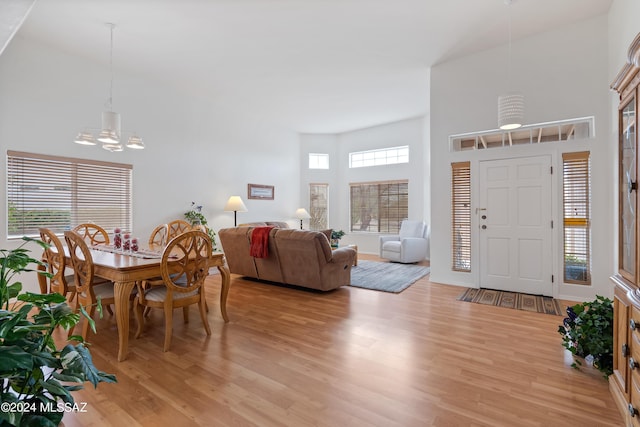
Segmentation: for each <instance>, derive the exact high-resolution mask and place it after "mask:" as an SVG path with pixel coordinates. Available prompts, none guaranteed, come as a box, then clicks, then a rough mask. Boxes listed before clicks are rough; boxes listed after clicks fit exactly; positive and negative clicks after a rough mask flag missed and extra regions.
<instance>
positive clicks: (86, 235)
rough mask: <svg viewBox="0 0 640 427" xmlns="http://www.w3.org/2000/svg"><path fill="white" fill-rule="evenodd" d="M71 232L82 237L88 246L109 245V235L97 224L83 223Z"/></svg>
mask: <svg viewBox="0 0 640 427" xmlns="http://www.w3.org/2000/svg"><path fill="white" fill-rule="evenodd" d="M73 231H75V232H76V233H78V234H79V235H80V236H82V238H83V239H84V240H85V242H87V244H89V245H90V246H93V245H108V244H109V243H110V240H109V233H107V231H106V230H105V229H104V228H102V227H100V226H99V225H97V224H93V223H90V222H85V223H83V224H79V225H77V226H75V227H74V228H73Z"/></svg>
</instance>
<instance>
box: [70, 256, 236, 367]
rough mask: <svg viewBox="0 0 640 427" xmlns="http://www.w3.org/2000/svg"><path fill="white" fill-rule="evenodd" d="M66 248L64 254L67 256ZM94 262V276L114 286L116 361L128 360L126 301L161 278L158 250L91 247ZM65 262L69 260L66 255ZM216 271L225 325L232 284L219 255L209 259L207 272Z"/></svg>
mask: <svg viewBox="0 0 640 427" xmlns="http://www.w3.org/2000/svg"><path fill="white" fill-rule="evenodd" d="M66 250H67V249H66V247H65V252H66ZM90 251H91V256H92V258H93V266H94V275H95V276H98V277H102V278H104V279H108V280H110V281H112V282H113V284H114V292H113V293H114V299H115V303H114V305H115V317H116V325H117V328H118V361H119V362H121V361H123V360H125V359H126V358H127V353H128V347H129V319H130V316H129V308H130V307H129V301H130V297H131V291H132V290H133V287H134V286H135V285H136V282H139V281H142V280H147V279H153V278H157V277H160V276H161V273H160V266H161V262H160V261H161V253H162V249H161V248H154V247H151V248H149V249H148V250H146V249H145V250H142V251H140V252H128V251H121V250H113V249H112V247H110V246H100V245H99V246H93V247H90ZM65 258H66V262H68V263H69V264H68V265H71V258H70V257H69V255H68V253H65ZM213 267H217V268H218V271H219V272H220V275H221V277H222V287H221V290H220V312H221V313H222V318H223V319H224V321H225V323H227V322H229V316H228V315H227V296H228V294H229V287H230V283H231V274H230V272H229V268H228V267H227V265H226V262H225V258H224V254H223V253H222V252H213V253H212V254H211V256H210V257H209V268H213Z"/></svg>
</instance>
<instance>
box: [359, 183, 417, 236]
mask: <svg viewBox="0 0 640 427" xmlns="http://www.w3.org/2000/svg"><path fill="white" fill-rule="evenodd" d="M350 187H351V191H350V193H351V197H350V201H351V231H368V232H371V233H392V234H393V233H395V234H397V233H398V232H399V231H400V223H401V222H402V220H403V219H405V218H407V216H408V211H409V182H408V181H390V182H370V183H358V184H350Z"/></svg>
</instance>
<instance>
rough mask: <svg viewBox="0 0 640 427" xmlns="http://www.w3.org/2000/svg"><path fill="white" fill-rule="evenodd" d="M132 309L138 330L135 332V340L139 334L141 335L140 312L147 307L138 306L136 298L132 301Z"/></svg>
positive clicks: (141, 320) (141, 322)
mask: <svg viewBox="0 0 640 427" xmlns="http://www.w3.org/2000/svg"><path fill="white" fill-rule="evenodd" d="M133 308H134V313H135V315H136V322H137V323H138V329H137V330H136V334H135V338H139V337H140V334H142V328H143V327H144V315H143V314H142V311H143V309H145V308H147V309H148V308H149V307H144V306H143V305H142V304H140V301H139V297H136V298H135V299H134V300H133Z"/></svg>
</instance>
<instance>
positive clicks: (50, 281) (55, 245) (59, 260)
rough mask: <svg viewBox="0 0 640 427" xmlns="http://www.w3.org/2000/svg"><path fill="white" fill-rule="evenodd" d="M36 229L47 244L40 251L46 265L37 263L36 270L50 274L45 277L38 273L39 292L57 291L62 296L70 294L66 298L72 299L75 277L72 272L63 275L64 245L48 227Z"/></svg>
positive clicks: (64, 264) (64, 265)
mask: <svg viewBox="0 0 640 427" xmlns="http://www.w3.org/2000/svg"><path fill="white" fill-rule="evenodd" d="M38 231H39V232H40V240H42V241H43V242H44V243H46V244H48V245H49V247H48V248H46V249H45V250H44V251H43V252H42V262H44V263H45V264H46V266H42V265H39V266H38V270H40V271H47V272H48V273H49V274H50V275H51V276H50V277H47V276H45V275H44V274H38V284H39V285H40V292H41V293H43V294H49V293H53V292H57V293H59V294H60V295H62V296H64V297H66V296H67V294H70V296H69V298H68V299H69V301H72V300H73V299H74V297H75V294H76V285H75V277H74V275H73V274H69V275H65V267H66V261H65V256H64V246H63V245H62V242H61V241H60V239H59V238H58V236H56V235H55V233H54V232H53V231H51V230H49V229H48V228H39V229H38Z"/></svg>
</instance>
